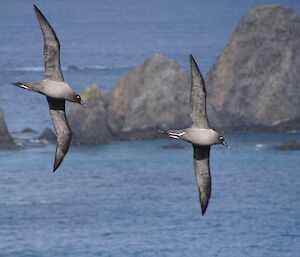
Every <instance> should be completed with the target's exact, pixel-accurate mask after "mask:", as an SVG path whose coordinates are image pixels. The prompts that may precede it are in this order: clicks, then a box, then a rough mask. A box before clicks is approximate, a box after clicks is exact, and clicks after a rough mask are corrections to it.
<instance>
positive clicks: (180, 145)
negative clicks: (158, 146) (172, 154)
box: [163, 143, 184, 149]
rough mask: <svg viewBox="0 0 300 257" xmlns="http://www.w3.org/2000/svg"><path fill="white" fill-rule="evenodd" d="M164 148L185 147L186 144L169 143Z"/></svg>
mask: <svg viewBox="0 0 300 257" xmlns="http://www.w3.org/2000/svg"><path fill="white" fill-rule="evenodd" d="M163 148H165V149H183V148H184V146H183V145H182V144H175V143H173V144H167V145H164V146H163Z"/></svg>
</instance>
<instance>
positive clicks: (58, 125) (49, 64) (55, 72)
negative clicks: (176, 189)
mask: <svg viewBox="0 0 300 257" xmlns="http://www.w3.org/2000/svg"><path fill="white" fill-rule="evenodd" d="M34 11H35V13H36V17H37V19H38V22H39V24H40V27H41V30H42V32H43V36H44V64H45V79H44V80H41V81H35V82H16V83H12V84H13V85H15V86H18V87H20V88H23V89H26V90H29V91H35V92H38V93H40V94H43V95H45V96H46V97H47V100H48V104H49V109H50V115H51V119H52V123H53V126H54V129H55V132H56V137H57V143H56V152H55V161H54V167H53V172H55V170H56V169H57V168H58V167H59V165H60V164H61V162H62V161H63V159H64V157H65V155H66V153H67V151H68V150H69V146H70V142H71V138H72V131H71V129H70V126H69V123H68V120H67V117H66V113H65V100H67V101H70V102H74V103H79V104H82V105H84V106H85V104H84V103H83V102H82V101H81V97H80V96H79V95H78V94H76V93H75V92H74V91H73V90H72V89H71V87H70V86H69V85H68V84H67V83H65V82H64V77H63V74H62V71H61V67H60V44H59V41H58V38H57V37H56V34H55V32H54V30H53V28H52V27H51V25H50V24H49V23H48V21H47V20H46V18H45V16H44V15H43V14H42V13H41V11H40V10H39V9H38V8H37V7H36V6H35V5H34Z"/></svg>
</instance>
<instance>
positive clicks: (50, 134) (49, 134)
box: [37, 128, 56, 142]
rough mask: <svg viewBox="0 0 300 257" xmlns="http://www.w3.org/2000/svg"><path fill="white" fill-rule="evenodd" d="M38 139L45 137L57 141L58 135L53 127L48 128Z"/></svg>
mask: <svg viewBox="0 0 300 257" xmlns="http://www.w3.org/2000/svg"><path fill="white" fill-rule="evenodd" d="M37 139H39V140H42V139H44V140H47V141H48V142H56V135H55V133H54V132H53V130H52V129H51V128H46V129H45V130H44V131H43V132H42V134H41V135H40V136H39V137H38V138H37Z"/></svg>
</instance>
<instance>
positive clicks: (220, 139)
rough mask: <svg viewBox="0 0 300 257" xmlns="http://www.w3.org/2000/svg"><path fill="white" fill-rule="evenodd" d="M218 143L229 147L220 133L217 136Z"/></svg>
mask: <svg viewBox="0 0 300 257" xmlns="http://www.w3.org/2000/svg"><path fill="white" fill-rule="evenodd" d="M218 143H219V144H221V145H224V146H225V147H227V148H229V145H227V143H226V141H225V139H224V137H223V136H221V135H220V136H219V142H218Z"/></svg>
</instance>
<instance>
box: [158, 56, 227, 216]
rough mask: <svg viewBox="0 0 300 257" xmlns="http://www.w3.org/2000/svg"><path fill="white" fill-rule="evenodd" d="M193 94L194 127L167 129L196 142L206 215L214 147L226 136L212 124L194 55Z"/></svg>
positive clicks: (196, 164)
mask: <svg viewBox="0 0 300 257" xmlns="http://www.w3.org/2000/svg"><path fill="white" fill-rule="evenodd" d="M190 65H191V76H192V80H191V81H192V85H191V94H190V107H191V119H192V126H191V127H190V128H185V129H180V130H167V131H163V133H164V134H167V135H168V136H169V137H170V138H175V139H183V140H185V141H187V142H189V143H191V144H192V145H193V150H194V155H193V160H194V171H195V177H196V182H197V186H198V190H199V198H200V204H201V211H202V215H204V213H205V211H206V208H207V206H208V202H209V199H210V195H211V175H210V165H209V156H210V147H211V146H212V145H215V144H224V145H225V141H224V138H223V137H222V136H221V135H220V134H219V133H218V132H216V131H215V130H213V129H211V128H210V126H209V122H208V118H207V113H206V90H205V83H204V80H203V77H202V75H201V73H200V70H199V68H198V65H197V63H196V61H195V60H194V58H193V56H192V55H190Z"/></svg>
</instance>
